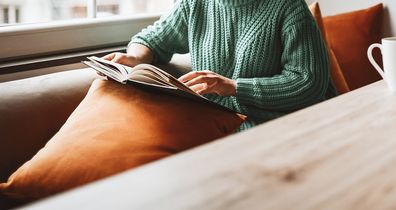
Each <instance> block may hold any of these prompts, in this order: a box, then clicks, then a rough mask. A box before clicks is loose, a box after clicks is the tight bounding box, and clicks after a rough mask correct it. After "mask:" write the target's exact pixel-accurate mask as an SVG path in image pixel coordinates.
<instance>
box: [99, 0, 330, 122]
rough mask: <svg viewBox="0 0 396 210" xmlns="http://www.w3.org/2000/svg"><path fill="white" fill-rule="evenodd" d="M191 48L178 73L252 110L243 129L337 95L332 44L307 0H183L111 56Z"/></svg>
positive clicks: (164, 57) (157, 58) (146, 58)
mask: <svg viewBox="0 0 396 210" xmlns="http://www.w3.org/2000/svg"><path fill="white" fill-rule="evenodd" d="M188 52H189V53H190V54H191V61H192V69H193V72H191V73H188V74H186V75H184V76H182V77H180V78H179V80H180V81H182V82H184V83H185V84H186V85H187V86H189V87H191V88H192V89H193V90H194V91H196V92H198V93H200V94H207V95H206V96H207V98H208V99H209V100H212V101H214V102H216V103H219V104H221V105H223V106H227V107H229V108H231V109H233V110H235V111H237V112H240V113H243V114H245V115H247V116H248V119H249V120H248V121H247V122H245V123H244V124H243V125H242V126H241V128H240V129H241V130H244V129H247V128H250V127H252V126H254V125H257V124H259V123H262V122H265V121H268V120H270V119H274V118H276V117H279V116H282V115H284V114H286V113H289V112H292V111H295V110H298V109H301V108H303V107H306V106H309V105H312V104H315V103H317V102H320V101H323V100H325V99H326V98H328V97H331V96H332V95H334V91H333V90H334V88H332V85H331V83H330V82H329V67H328V58H327V52H326V47H325V45H324V42H323V40H322V38H321V34H320V32H319V30H318V28H317V25H316V23H315V22H314V20H313V18H312V16H311V13H310V12H309V10H308V8H307V5H306V3H305V2H304V1H303V0H179V1H178V3H177V4H176V6H175V7H174V9H173V10H172V11H171V12H170V13H169V14H168V15H167V16H164V17H162V18H161V19H160V20H159V21H157V22H156V23H154V25H153V26H149V27H148V28H146V29H144V30H143V31H142V32H140V33H139V34H137V35H136V36H134V37H133V38H132V40H131V42H130V44H129V47H128V52H127V54H123V53H114V54H110V55H107V56H105V58H106V59H108V60H112V61H115V62H119V63H122V64H126V65H129V66H135V65H136V64H139V63H166V62H169V60H170V59H171V57H172V55H173V54H174V53H188Z"/></svg>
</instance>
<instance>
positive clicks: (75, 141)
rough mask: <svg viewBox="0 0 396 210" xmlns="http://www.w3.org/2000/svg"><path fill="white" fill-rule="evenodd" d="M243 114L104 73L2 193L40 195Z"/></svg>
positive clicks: (202, 138) (224, 130)
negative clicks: (112, 78) (108, 78)
mask: <svg viewBox="0 0 396 210" xmlns="http://www.w3.org/2000/svg"><path fill="white" fill-rule="evenodd" d="M243 118H244V117H243V116H240V115H238V114H236V113H233V112H230V111H227V110H223V109H221V108H218V107H216V106H213V105H210V104H203V103H199V102H195V101H192V100H188V99H184V98H180V97H174V96H170V95H164V94H158V93H153V92H151V91H150V90H142V89H140V88H138V87H135V86H129V85H121V84H119V83H116V82H113V81H104V80H96V81H94V83H93V85H92V86H91V88H90V90H89V92H88V95H87V96H86V97H85V99H84V100H83V101H82V102H81V104H80V105H79V106H78V107H77V109H76V110H75V111H74V112H73V113H72V115H71V116H70V117H69V119H68V120H67V122H66V123H65V124H64V125H63V127H62V128H61V129H60V130H59V132H58V133H57V134H56V135H55V136H54V137H53V138H52V139H51V140H50V141H49V142H48V143H47V144H46V145H45V147H44V148H42V149H41V150H40V151H39V152H38V153H37V154H36V155H35V156H34V157H33V158H32V159H31V160H30V161H28V162H26V163H25V164H24V165H23V166H22V167H20V168H19V169H18V170H17V171H16V172H15V173H14V174H13V175H12V176H11V177H10V178H9V179H8V182H7V183H2V184H0V194H4V195H8V196H11V197H14V198H22V200H23V199H37V198H42V197H45V196H48V195H52V194H54V193H58V192H61V191H65V190H68V189H70V188H73V187H76V186H79V185H83V184H85V183H88V182H91V181H94V180H97V179H100V178H103V177H106V176H110V175H112V174H115V173H118V172H121V171H125V170H127V169H130V168H133V167H137V166H140V165H142V164H145V163H148V162H151V161H154V160H157V159H160V158H163V157H167V156H169V155H172V154H175V153H177V152H180V151H183V150H186V149H189V148H192V147H195V146H197V145H200V144H203V143H206V142H209V141H212V140H215V139H218V138H221V137H224V136H226V135H229V134H232V133H233V132H234V131H235V130H236V129H237V128H238V127H239V126H240V125H241V123H242V122H243V120H244V119H243Z"/></svg>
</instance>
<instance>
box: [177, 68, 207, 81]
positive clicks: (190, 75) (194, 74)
mask: <svg viewBox="0 0 396 210" xmlns="http://www.w3.org/2000/svg"><path fill="white" fill-rule="evenodd" d="M203 74H206V72H201V71H192V72H189V73H187V74H185V75H183V76H181V77H179V79H178V80H179V81H180V82H183V83H185V82H187V81H190V80H192V79H194V78H195V77H198V76H200V75H203Z"/></svg>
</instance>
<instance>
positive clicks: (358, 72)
mask: <svg viewBox="0 0 396 210" xmlns="http://www.w3.org/2000/svg"><path fill="white" fill-rule="evenodd" d="M382 13H383V5H382V4H378V5H376V6H373V7H370V8H368V9H365V10H359V11H355V12H349V13H344V14H339V15H335V16H329V17H325V18H323V23H324V27H325V28H326V35H327V40H328V43H329V46H330V48H331V49H332V50H333V51H334V54H335V56H336V57H337V60H338V63H339V65H340V67H341V69H342V71H343V74H344V76H345V79H346V81H347V83H348V86H349V88H350V89H351V90H354V89H357V88H359V87H362V86H365V85H368V84H370V83H373V82H375V81H377V80H380V79H381V77H380V76H379V74H378V73H377V71H376V70H375V69H374V68H373V66H372V65H371V64H370V62H369V60H368V59H367V49H368V47H369V46H370V44H372V43H378V42H380V41H381V33H382V31H381V29H382Z"/></svg>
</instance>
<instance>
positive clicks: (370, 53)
mask: <svg viewBox="0 0 396 210" xmlns="http://www.w3.org/2000/svg"><path fill="white" fill-rule="evenodd" d="M376 47H378V48H379V49H380V50H381V53H382V45H381V44H372V45H371V46H370V47H369V48H368V50H367V56H368V59H369V60H370V62H371V64H372V65H373V66H374V68H375V69H376V70H377V71H378V73H379V74H380V75H381V77H382V78H384V79H385V74H384V70H382V69H381V67H380V66H379V65H378V64H377V62H376V61H375V60H374V58H373V50H374V49H375V48H376Z"/></svg>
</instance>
